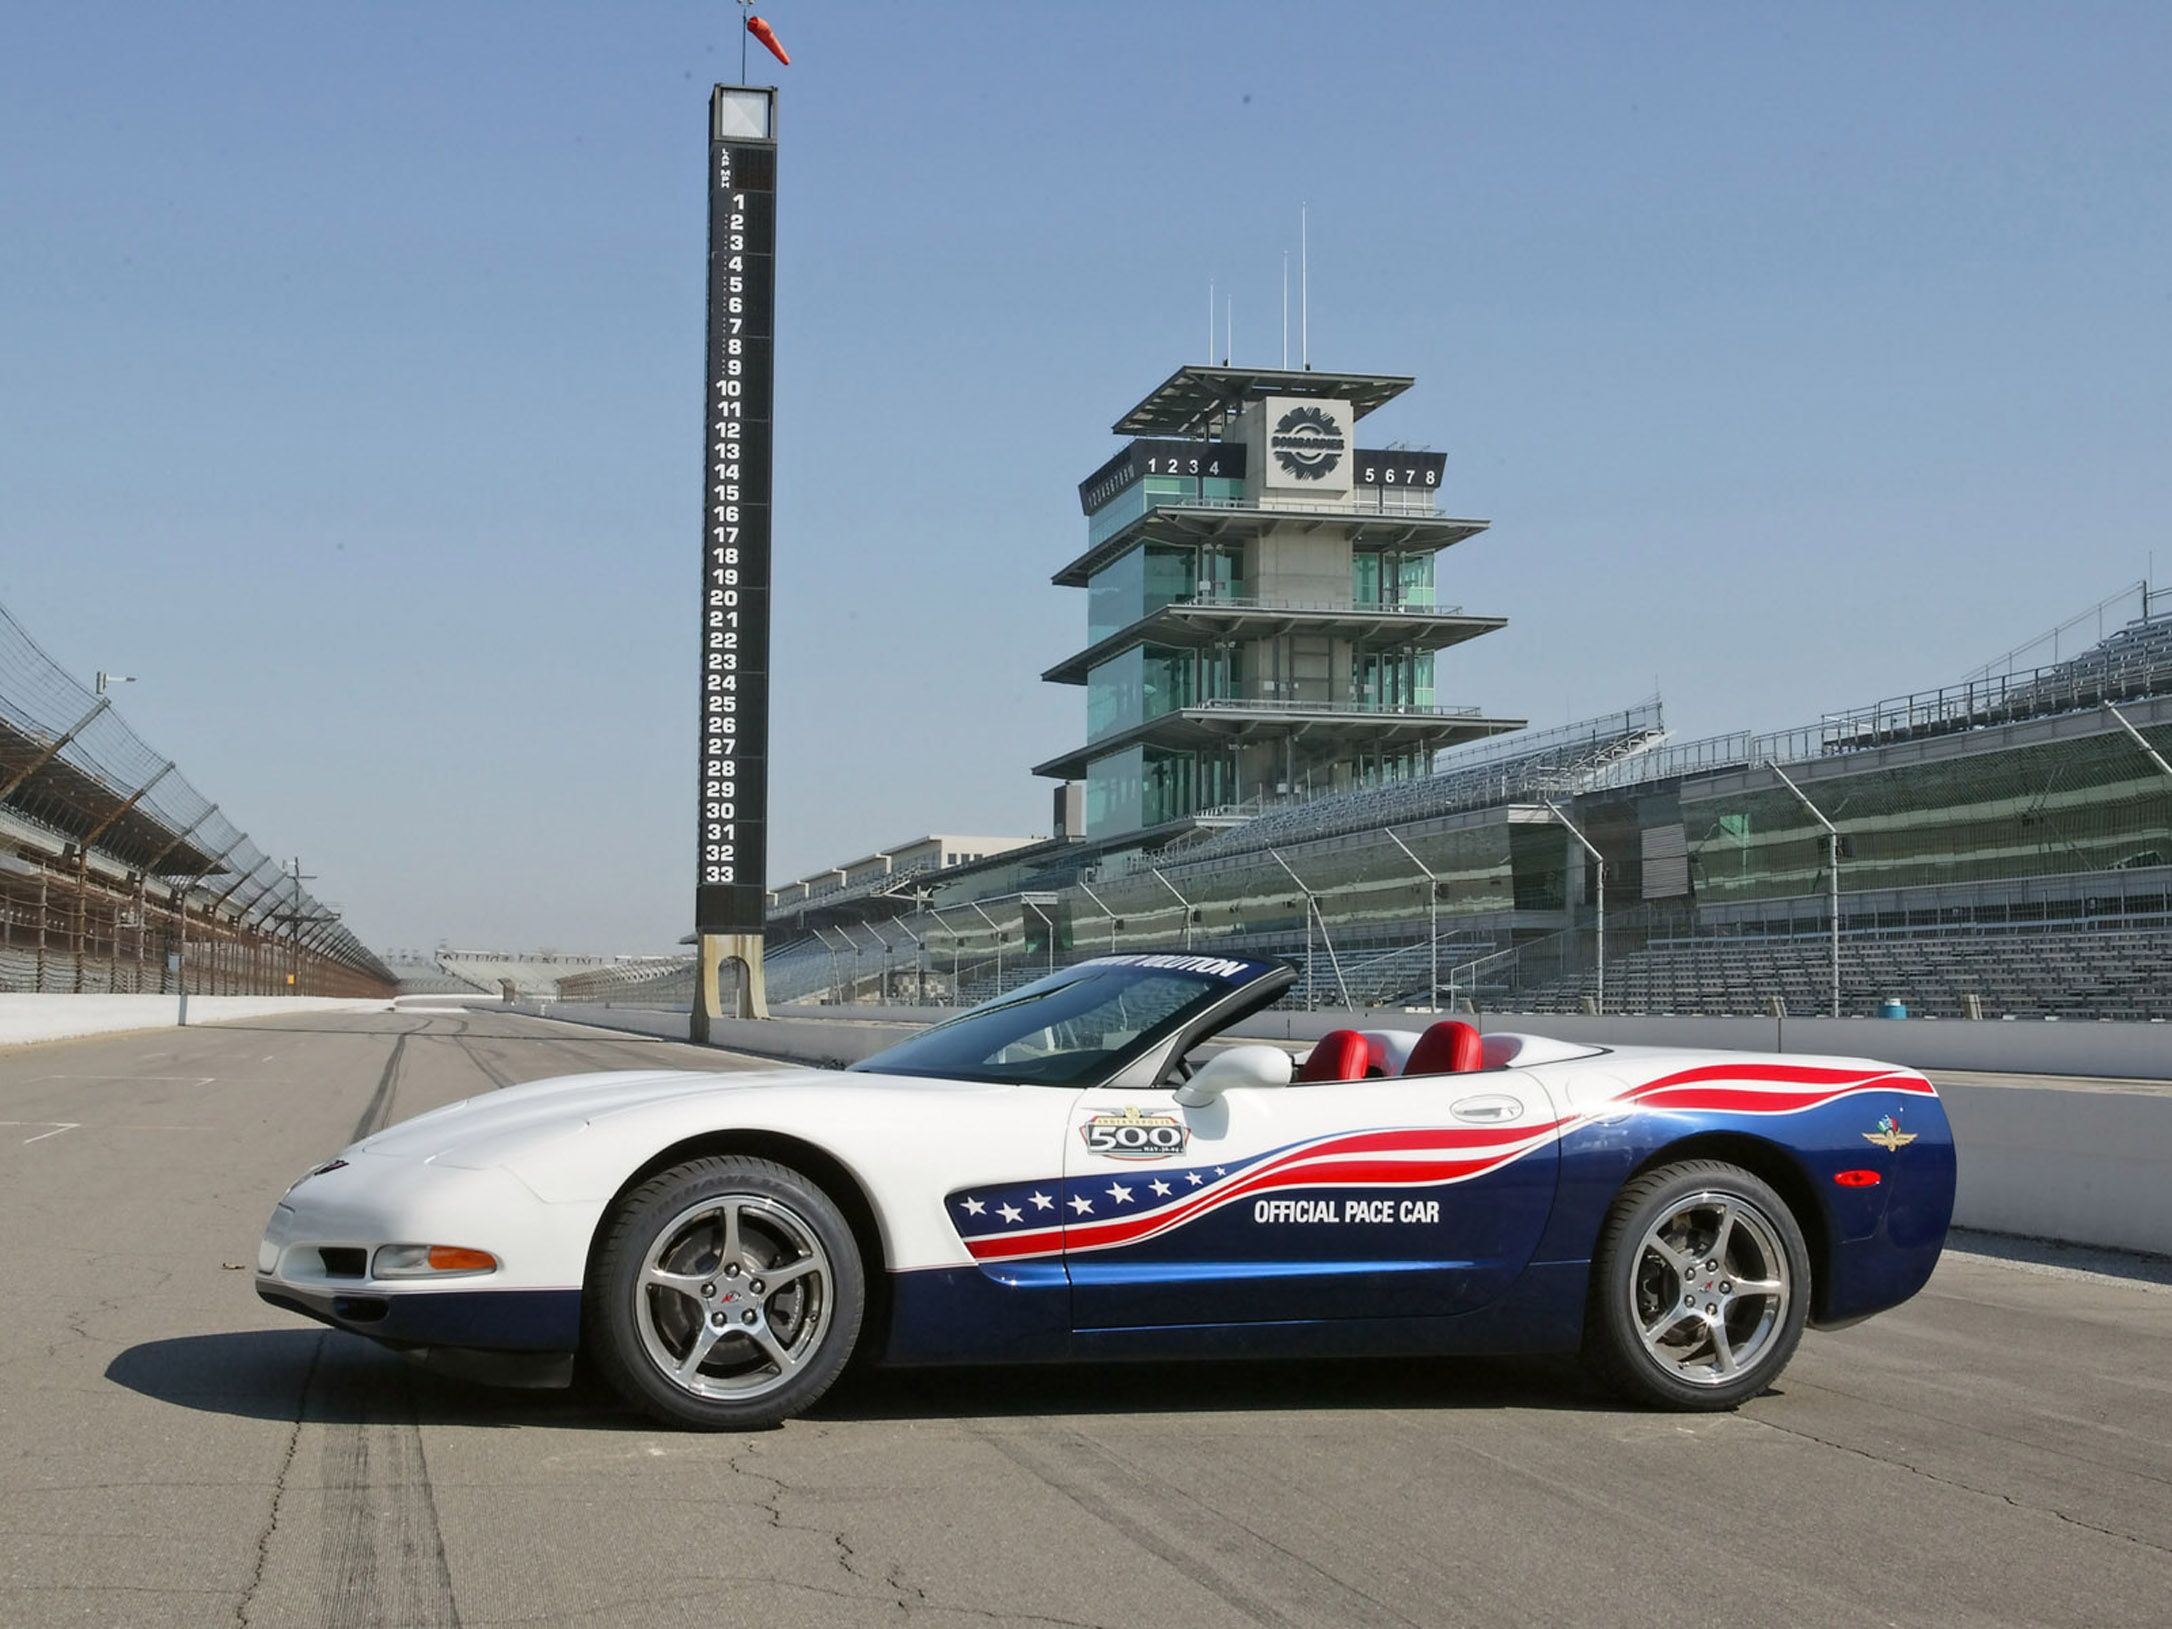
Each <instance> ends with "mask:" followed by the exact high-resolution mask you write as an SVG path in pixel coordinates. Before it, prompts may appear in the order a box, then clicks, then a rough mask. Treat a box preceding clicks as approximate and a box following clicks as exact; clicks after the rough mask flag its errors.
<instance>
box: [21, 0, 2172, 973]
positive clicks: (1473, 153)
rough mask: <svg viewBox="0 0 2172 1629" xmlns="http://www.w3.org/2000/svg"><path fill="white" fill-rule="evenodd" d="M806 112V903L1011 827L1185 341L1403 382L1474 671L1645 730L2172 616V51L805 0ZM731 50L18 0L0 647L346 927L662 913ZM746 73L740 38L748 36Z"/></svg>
mask: <svg viewBox="0 0 2172 1629" xmlns="http://www.w3.org/2000/svg"><path fill="white" fill-rule="evenodd" d="M766 14H767V15H768V16H769V17H770V18H771V19H772V21H773V22H774V24H775V26H776V28H777V30H778V32H779V34H781V35H782V36H783V38H784V41H785V43H786V45H787V46H788V47H789V48H790V49H791V50H792V52H793V53H794V56H795V59H796V60H795V64H794V66H793V67H791V68H789V69H782V70H778V76H779V77H780V79H781V82H782V84H783V86H784V104H783V113H782V127H783V128H782V134H783V136H784V140H785V145H784V151H783V155H782V186H783V200H782V217H783V222H782V236H783V248H782V257H781V264H780V282H781V288H780V340H779V368H780V426H779V488H780V490H779V500H778V511H777V527H778V544H777V647H778V655H777V663H776V666H777V701H776V714H775V752H776V771H775V787H774V794H773V801H772V814H773V817H774V821H775V827H774V830H775V838H774V841H773V846H772V866H771V874H772V876H773V878H781V877H784V876H788V875H790V874H791V873H793V872H795V871H799V870H804V869H809V868H812V867H813V866H815V865H817V864H822V863H827V862H829V861H832V860H839V859H843V858H847V857H849V856H851V855H854V854H858V853H862V852H865V851H866V850H868V849H870V848H873V847H876V846H879V845H881V844H884V843H888V842H895V841H897V840H900V839H902V838H905V837H907V836H909V835H911V834H914V833H917V832H920V831H924V830H956V831H970V832H1008V831H1043V830H1046V829H1047V822H1048V790H1047V783H1045V782H1036V781H1034V780H1031V779H1030V778H1029V777H1028V776H1027V774H1026V770H1027V767H1028V766H1029V765H1030V764H1032V763H1034V762H1036V761H1038V760H1039V759H1041V758H1043V757H1045V756H1048V755H1049V754H1051V753H1053V752H1055V751H1057V750H1059V749H1061V748H1064V747H1067V746H1070V745H1073V744H1074V743H1075V740H1076V738H1077V737H1079V735H1080V734H1081V732H1082V730H1083V727H1084V696H1083V692H1081V691H1079V690H1075V689H1068V688H1060V687H1054V686H1044V685H1042V684H1040V683H1039V682H1038V679H1037V677H1036V676H1037V675H1038V674H1039V672H1040V670H1041V669H1042V668H1043V667H1045V666H1046V665H1048V664H1049V663H1050V662H1051V661H1053V660H1054V659H1055V658H1057V657H1058V656H1060V655H1062V654H1065V653H1066V652H1068V651H1069V650H1070V649H1071V648H1072V647H1074V646H1076V645H1078V644H1080V643H1082V642H1083V640H1082V635H1083V629H1084V621H1085V615H1084V611H1085V608H1084V605H1083V596H1082V595H1080V594H1078V593H1076V592H1075V591H1065V590H1059V589H1055V588H1052V587H1050V586H1049V584H1048V576H1049V573H1050V572H1051V571H1053V570H1054V569H1055V568H1056V567H1057V566H1059V565H1061V564H1062V563H1063V562H1064V561H1066V560H1067V559H1069V558H1070V557H1071V556H1072V555H1073V554H1074V553H1076V552H1077V549H1078V547H1079V545H1080V539H1081V521H1080V517H1079V514H1078V510H1077V505H1076V499H1075V494H1074V487H1075V484H1076V482H1077V481H1078V480H1079V478H1080V477H1081V476H1083V475H1084V474H1086V473H1087V472H1088V471H1089V470H1090V469H1092V468H1093V467H1094V466H1095V465H1096V464H1098V463H1099V462H1100V461H1101V460H1102V459H1103V458H1104V457H1106V456H1107V455H1108V454H1109V453H1110V452H1111V451H1113V450H1114V445H1115V444H1114V442H1113V441H1112V440H1111V438H1110V437H1109V435H1108V426H1109V424H1110V422H1111V421H1112V420H1113V419H1114V418H1115V417H1116V415H1117V414H1118V413H1119V412H1120V411H1122V410H1123V409H1124V408H1125V407H1127V406H1129V405H1130V404H1131V402H1132V401H1133V400H1135V399H1136V398H1137V397H1138V396H1139V395H1140V394H1142V393H1143V391H1144V390H1145V389H1146V387H1148V386H1149V385H1151V384H1153V383H1155V382H1156V381H1158V380H1159V379H1161V378H1162V377H1163V376H1164V375H1165V374H1167V373H1168V372H1169V370H1170V369H1171V368H1172V367H1173V366H1175V365H1176V364H1177V363H1179V362H1183V361H1191V360H1199V359H1201V357H1202V353H1203V352H1204V350H1205V333H1204V327H1205V312H1204V307H1205V300H1206V285H1207V280H1208V278H1209V277H1210V276H1211V277H1214V278H1216V279H1217V280H1218V281H1219V283H1220V284H1221V286H1222V287H1223V288H1224V289H1226V290H1233V291H1234V294H1235V298H1236V343H1237V358H1238V360H1239V361H1249V362H1257V363H1267V362H1271V361H1274V360H1277V359H1278V357H1279V354H1280V337H1279V328H1278V318H1277V303H1278V298H1279V282H1278V279H1279V268H1280V255H1281V251H1282V249H1283V248H1284V247H1285V246H1287V245H1291V244H1293V243H1294V239H1295V233H1296V215H1297V205H1298V201H1299V200H1300V199H1310V200H1311V203H1312V222H1313V295H1314V298H1313V357H1314V360H1315V362H1317V363H1319V364H1320V365H1322V366H1330V367H1350V368H1378V369H1383V370H1389V371H1403V372H1409V373H1414V374H1416V375H1417V376H1418V381H1419V383H1418V388H1417V389H1416V390H1414V391H1413V392H1411V393H1410V394H1409V395H1408V396H1406V397H1405V398H1404V399H1403V400H1402V401H1400V402H1398V403H1397V404H1395V405H1394V406H1393V407H1391V408H1389V409H1387V410H1386V411H1384V412H1383V413H1381V414H1380V415H1379V416H1378V417H1377V418H1376V419H1374V420H1372V421H1370V426H1369V427H1370V428H1371V429H1372V430H1373V431H1374V432H1375V433H1376V434H1377V435H1378V436H1379V437H1380V438H1381V439H1396V438H1404V439H1410V440H1414V441H1424V442H1430V443H1432V444H1433V445H1436V446H1440V447H1445V448H1446V449H1447V451H1448V454H1449V504H1450V507H1451V508H1453V509H1455V510H1456V511H1458V512H1460V513H1466V514H1477V515H1484V516H1488V517H1491V518H1492V519H1493V521H1494V529H1493V530H1492V531H1491V532H1489V533H1487V534H1485V535H1484V536H1483V537H1482V538H1480V539H1479V540H1477V541H1475V542H1472V543H1469V544H1466V545H1464V546H1462V547H1460V548H1458V549H1456V550H1454V551H1452V552H1451V553H1450V554H1448V555H1446V556H1444V558H1443V561H1442V571H1441V580H1442V584H1443V594H1444V598H1446V599H1448V600H1451V601H1459V602H1461V603H1463V604H1466V605H1469V606H1471V607H1473V608H1478V609H1483V610H1486V611H1493V612H1500V613H1504V614H1506V615H1507V616H1509V617H1510V618H1511V619H1512V622H1511V626H1510V627H1509V629H1508V630H1507V631H1506V632H1504V633H1501V634H1498V635H1495V636H1494V637H1492V638H1489V639H1486V640H1483V641H1480V642H1479V643H1478V644H1476V645H1474V646H1472V647H1469V648H1468V649H1466V650H1464V651H1460V652H1457V653H1454V654H1452V655H1451V656H1450V657H1447V658H1444V659H1443V661H1442V663H1441V672H1440V693H1441V696H1442V699H1443V700H1445V701H1471V702H1479V703H1483V704H1485V705H1486V706H1487V707H1488V708H1489V709H1490V710H1494V711H1499V712H1516V713H1522V714H1525V715H1527V716H1529V717H1530V718H1531V719H1532V721H1533V722H1534V723H1535V724H1545V723H1557V722H1560V721H1562V720H1563V719H1564V718H1566V717H1568V716H1570V715H1572V714H1574V715H1582V714H1587V713H1592V712H1597V711H1599V710H1601V709H1603V708H1606V707H1610V706H1617V705H1621V704H1623V703H1626V702H1628V701H1630V700H1633V699H1635V698H1636V697H1638V696H1641V695H1642V694H1644V693H1645V692H1647V691H1649V690H1650V689H1651V688H1652V687H1653V685H1654V683H1655V682H1656V683H1657V684H1658V685H1659V686H1660V687H1661V688H1662V689H1663V691H1664V692H1665V695H1666V698H1667V702H1668V707H1669V712H1670V718H1671V721H1672V722H1673V723H1674V724H1675V726H1676V727H1677V728H1678V729H1680V730H1682V731H1684V732H1687V733H1705V732H1708V731H1714V730H1719V729H1725V728H1734V727H1740V726H1744V725H1755V726H1759V727H1777V726H1779V725H1782V724H1789V723H1795V722H1799V721H1801V720H1803V719H1805V718H1809V717H1814V716H1815V715H1816V714H1817V713H1818V712H1820V711H1822V710H1824V709H1825V708H1828V707H1837V706H1841V705H1845V704H1848V703H1852V702H1858V701H1865V700H1869V699H1872V698H1874V697H1877V696H1880V695H1883V694H1887V693H1890V692H1895V691H1900V690H1906V689H1912V688H1918V687H1925V686H1930V685H1934V684H1937V683H1940V682H1943V681H1945V680H1947V679H1950V678H1953V677H1957V676H1958V675H1959V674H1961V673H1962V672H1964V671H1965V670H1967V669H1968V668H1970V667H1973V666H1975V665H1976V664H1977V663H1979V662H1982V661H1984V660H1985V659H1987V658H1989V657H1991V656H1993V655H1995V654H1997V653H1998V652H1999V651H2000V650H2002V649H2003V648H2005V647H2006V646H2008V645H2010V644H2013V643H2016V642H2018V641H2020V640H2022V639H2024V638H2027V637H2028V636H2029V635H2031V634H2033V633H2035V632H2037V631H2038V630H2039V629H2041V628H2043V627H2045V626H2048V625H2049V624H2050V623H2052V622H2054V621H2057V620H2058V619H2059V618H2061V617H2062V616H2064V615H2065V614H2067V613H2068V612H2070V611H2073V610H2076V609H2079V608H2080V607H2081V606H2083V605H2086V604H2088V603H2089V602H2091V601H2093V600H2095V599H2097V598H2098V597H2100V596H2101V595H2103V594H2105V593H2107V592H2109V591H2110V590H2112V589H2113V588H2115V587H2117V586H2118V585H2119V584H2120V583H2121V582H2123V581H2131V580H2133V579H2135V578H2137V577H2139V576H2141V575H2142V573H2143V571H2144V568H2145V565H2146V562H2147V559H2148V556H2149V553H2150V551H2151V550H2152V549H2156V550H2157V551H2158V552H2159V555H2160V563H2161V565H2162V566H2163V567H2164V568H2165V569H2164V574H2165V575H2172V537H2167V536H2166V535H2165V533H2166V525H2165V519H2166V516H2167V515H2168V514H2172V461H2168V457H2167V453H2168V447H2172V437H2168V433H2167V432H2168V430H2172V412H2168V407H2172V402H2168V397H2172V164H2168V161H2167V158H2168V154H2172V98H2168V97H2167V96H2166V94H2165V75H2166V72H2167V68H2168V65H2172V8H2167V7H2164V6H2162V5H2127V6H2112V5H2098V6H2087V5H2059V6H2053V5H2049V4H2045V5H2038V6H2018V5H1997V4H1985V3H1981V0H1972V3H1964V4H1951V5H1931V4H1901V5H1893V4H1875V5H1859V6H1842V5H1818V6H1809V7H1792V8H1785V9H1782V8H1773V7H1755V6H1741V5H1723V4H1713V5H1698V6H1624V5H1619V4H1603V5H1592V6H1568V5H1542V6H1511V5H1452V4H1437V3H1436V4H1422V5H1407V6H1333V7H1326V6H1321V5H1318V4H1305V5H1269V4H1258V3H1250V4H1228V5H1207V4H1166V3H1165V4H1159V5H1134V4H1111V3H1101V4H1092V5H1087V4H1073V5H1062V6H1059V5H1054V4H1031V5H1026V4H1018V5H1008V6H1001V5H993V4H979V5H950V4H942V3H937V0H916V3H913V4H893V5H858V4H853V5H847V4H841V3H834V0H829V3H817V0H776V3H775V4H774V5H773V6H771V7H769V8H767V12H766ZM738 51H739V47H738V33H737V8H736V7H734V6H732V5H729V4H726V3H722V0H711V3H706V4H698V5H697V4H663V3H654V4H645V3H632V0H624V3H616V4H601V3H596V0H590V3H587V4H579V5H570V4H559V5H552V4H541V3H537V0H519V3H511V0H507V3H502V4H470V5H461V4H450V3H444V0H433V3H429V4H420V3H410V4H390V3H376V4H368V5H358V4H339V5H333V4H298V3H292V0H287V3H281V4H276V5H272V4H255V5H248V4H222V5H217V6H176V5H170V4H138V5H120V4H111V5H95V6H93V5H30V4H23V3H18V4H14V5H11V6H9V7H7V9H6V11H5V13H4V15H0V600H4V601H5V602H6V603H7V604H8V605H9V606H10V607H11V608H12V609H13V610H14V611H15V612H16V614H17V615H18V616H20V617H21V618H22V619H23V620H24V622H25V623H26V624H27V625H28V626H29V627H30V628H31V629H32V630H33V631H34V632H35V633H37V635H38V636H39V637H40V638H41V639H43V640H44V641H45V642H46V643H47V644H48V645H49V646H50V647H51V648H52V649H53V651H54V652H55V653H56V654H57V655H59V656H60V657H61V658H62V659H63V660H64V661H67V662H69V663H70V664H71V665H73V666H75V667H76V668H77V669H79V670H81V671H84V672H88V671H89V670H90V669H92V668H94V667H107V668H113V669H119V670H122V671H127V672H131V673H136V674H139V675H141V676H142V677H141V682H140V683H138V684H137V685H135V686H133V687H131V688H130V689H129V690H128V691H127V692H125V699H124V706H125V710H126V711H127V712H128V713H129V715H130V716H131V717H133V718H134V719H135V720H136V721H137V723H138V724H139V727H140V728H142V729H143V731H144V732H145V733H146V734H147V735H148V736H150V738H151V739H152V740H153V741H154V742H155V743H156V744H158V745H159V746H161V747H162V748H163V749H164V750H165V751H167V752H169V753H171V754H173V755H174V756H176V757H177V758H179V759H180V761H181V763H182V766H183V768H184V769H185V770H186V771H187V772H188V773H189V774H190V775H191V777H192V778H193V779H194V780H195V781H196V782H197V784H198V785H199V786H201V787H202V788H203V789H204V791H205V792H206V793H207V794H208V795H209V796H211V797H213V798H215V799H217V800H219V801H220V802H221V803H222V804H223V805H224V806H225V808H226V809H227V810H229V811H230V812H231V813H232V814H233V815H234V816H235V817H236V818H237V819H238V820H239V821H240V822H241V823H242V824H243V825H244V826H245V827H247V828H248V829H249V830H250V831H251V832H252V834H253V835H255V836H256V837H258V838H259V840H260V841H262V843H263V844H264V846H265V847H266V848H267V849H270V850H272V851H274V852H277V853H280V854H286V853H293V852H300V853H301V854H302V855H303V856H304V858H305V860H306V861H307V862H308V863H309V865H310V868H311V869H312V870H313V871H315V872H317V873H318V874H319V875H320V878H321V881H320V882H319V883H318V884H317V888H318V891H319V892H320V893H321V894H323V895H324V896H325V897H327V898H329V899H332V900H334V901H337V902H340V903H341V904H343V905H344V906H345V907H346V909H347V911H348V913H349V916H350V919H351V920H352V922H353V924H354V925H355V927H356V929H357V931H359V932H361V933H362V934H363V935H364V936H365V937H366V938H369V939H370V940H372V941H373V942H376V943H379V944H388V943H426V942H430V941H433V940H434V939H436V938H437V937H438V936H439V935H448V936H450V937H451V938H453V939H454V940H455V941H458V942H465V943H471V944H472V943H484V942H487V943H495V944H501V945H529V946H533V945H538V944H546V943H548V944H554V945H558V946H561V947H566V948H575V947H578V948H586V949H597V950H622V949H637V948H649V947H657V946H662V945H666V944H669V943H670V942H671V941H672V940H674V939H676V938H677V936H678V935H679V934H680V933H681V932H682V931H684V929H685V927H686V925H687V922H688V917H689V911H690V898H689V890H690V879H691V871H692V830H691V828H692V821H693V798H692V790H693V788H692V756H693V754H692V740H693V736H692V731H693V714H692V690H693V664H694V614H695V608H694V586H695V571H696V556H695V550H696V548H697V544H698V528H699V508H698V505H699V500H700V492H699V485H700V474H699V471H700V464H699V460H700V445H701V426H700V423H699V412H700V401H701V374H700V367H701V364H700V361H699V347H700V343H701V297H702V242H703V238H702V231H703V221H702V207H703V205H702V166H703V157H704V146H703V143H704V121H705V107H706V101H707V93H708V86H709V84H710V83H711V82H712V81H713V80H717V79H732V78H736V77H737V63H738ZM754 62H755V64H756V67H757V73H756V76H755V77H757V78H764V77H767V75H766V74H765V73H764V72H763V71H761V69H760V64H761V62H762V59H761V58H760V56H759V54H758V53H757V55H756V57H755V58H754Z"/></svg>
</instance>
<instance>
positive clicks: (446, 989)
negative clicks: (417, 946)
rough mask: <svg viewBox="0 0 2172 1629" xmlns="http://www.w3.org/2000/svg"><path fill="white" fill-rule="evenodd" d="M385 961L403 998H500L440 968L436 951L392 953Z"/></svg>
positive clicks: (494, 992) (391, 951) (387, 955)
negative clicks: (437, 996) (430, 996)
mask: <svg viewBox="0 0 2172 1629" xmlns="http://www.w3.org/2000/svg"><path fill="white" fill-rule="evenodd" d="M383 961H384V964H385V966H386V967H387V968H389V969H391V972H392V976H393V977H394V978H395V979H397V980H398V981H399V985H398V990H399V994H401V995H403V996H408V995H469V996H472V995H496V994H497V993H498V992H497V991H495V990H485V989H484V988H483V987H482V986H481V985H479V984H471V983H469V982H468V981H467V980H466V979H464V978H462V977H460V976H459V975H458V974H457V973H451V972H448V971H446V969H445V968H443V967H442V966H440V965H439V964H438V959H437V952H435V951H432V950H388V951H386V952H384V955H383Z"/></svg>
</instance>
